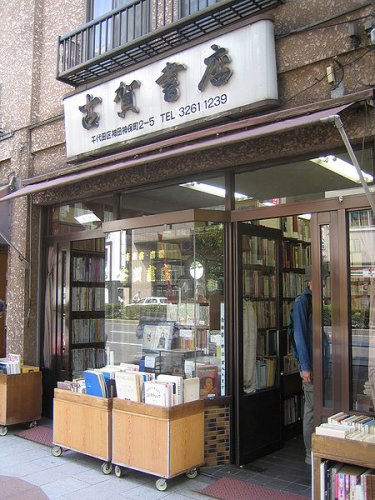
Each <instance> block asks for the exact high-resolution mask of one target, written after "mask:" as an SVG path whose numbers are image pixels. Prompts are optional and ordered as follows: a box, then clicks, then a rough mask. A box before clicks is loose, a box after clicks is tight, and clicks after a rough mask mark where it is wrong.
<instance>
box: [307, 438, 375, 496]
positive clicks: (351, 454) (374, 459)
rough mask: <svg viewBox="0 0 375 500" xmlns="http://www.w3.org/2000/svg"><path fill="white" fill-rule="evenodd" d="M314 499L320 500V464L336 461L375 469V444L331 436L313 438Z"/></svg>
mask: <svg viewBox="0 0 375 500" xmlns="http://www.w3.org/2000/svg"><path fill="white" fill-rule="evenodd" d="M312 452H313V462H312V467H313V499H314V500H319V499H320V491H321V484H320V464H321V462H322V461H323V460H335V461H337V462H342V463H346V464H352V465H359V466H360V467H364V468H368V469H374V468H375V444H374V443H366V442H364V441H356V440H350V439H342V438H336V437H330V436H319V435H317V434H313V436H312Z"/></svg>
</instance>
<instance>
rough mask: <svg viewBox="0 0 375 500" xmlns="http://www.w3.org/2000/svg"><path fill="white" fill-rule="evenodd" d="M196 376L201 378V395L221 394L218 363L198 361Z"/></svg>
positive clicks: (202, 396) (203, 396) (212, 395)
mask: <svg viewBox="0 0 375 500" xmlns="http://www.w3.org/2000/svg"><path fill="white" fill-rule="evenodd" d="M196 376H197V377H198V378H199V387H200V397H201V398H206V397H214V396H217V395H218V394H219V376H218V367H217V366H216V365H210V364H204V363H203V364H201V363H196Z"/></svg>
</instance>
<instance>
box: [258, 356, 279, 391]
mask: <svg viewBox="0 0 375 500" xmlns="http://www.w3.org/2000/svg"><path fill="white" fill-rule="evenodd" d="M276 366H277V360H276V357H275V356H270V357H263V358H261V359H257V360H256V388H257V390H260V389H266V388H267V387H273V386H274V385H275V375H276Z"/></svg>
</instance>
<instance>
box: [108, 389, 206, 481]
mask: <svg viewBox="0 0 375 500" xmlns="http://www.w3.org/2000/svg"><path fill="white" fill-rule="evenodd" d="M112 422H113V424H112V428H113V434H112V438H113V446H112V462H113V463H114V464H116V466H115V474H116V476H118V477H120V476H121V474H122V470H121V466H124V467H128V468H130V469H135V470H138V471H142V472H147V473H149V474H153V475H155V476H160V479H158V480H157V481H156V487H157V489H158V490H160V491H164V490H165V489H166V488H167V482H166V479H170V478H172V477H175V476H177V475H179V474H183V473H186V475H187V476H188V477H190V478H193V477H196V476H197V474H198V472H197V470H196V468H197V467H198V466H200V465H202V464H203V463H204V401H203V400H200V401H192V402H191V403H186V404H182V405H177V406H172V407H169V408H165V407H161V406H153V405H146V404H144V403H134V402H132V401H125V400H122V399H117V398H114V400H113V410H112Z"/></svg>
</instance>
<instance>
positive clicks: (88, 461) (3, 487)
mask: <svg viewBox="0 0 375 500" xmlns="http://www.w3.org/2000/svg"><path fill="white" fill-rule="evenodd" d="M19 430H20V427H19V426H9V427H8V434H7V435H6V436H2V437H0V498H1V499H6V500H29V499H30V500H42V499H47V498H59V499H60V500H65V499H69V500H74V499H79V500H86V499H87V500H89V499H90V500H105V499H111V500H117V499H121V500H124V499H137V500H140V499H147V500H154V499H159V498H167V499H168V500H175V499H176V500H177V499H181V500H183V499H185V500H186V499H206V500H207V498H208V497H207V496H205V495H200V494H199V493H198V492H199V491H201V490H202V489H203V488H204V487H205V486H207V485H208V484H210V483H211V482H213V481H214V479H213V478H210V477H207V476H204V475H198V477H197V478H195V479H188V478H187V477H186V476H185V475H181V476H178V477H176V478H172V479H169V480H168V487H167V490H166V491H163V492H162V491H158V490H157V489H156V486H155V481H156V479H158V478H157V477H155V476H151V475H149V474H144V473H140V472H137V471H132V470H128V471H126V472H125V475H124V476H123V477H121V478H117V477H116V476H115V475H114V474H113V473H112V474H110V475H104V474H103V472H102V471H101V465H102V461H101V460H98V459H95V458H92V457H88V456H86V455H82V454H80V453H76V452H73V451H66V452H64V453H63V454H62V455H61V456H60V457H53V456H52V454H51V450H50V448H49V447H48V446H44V445H40V444H37V443H34V442H32V441H27V440H25V439H22V438H20V437H18V436H15V433H16V432H18V431H19Z"/></svg>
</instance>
